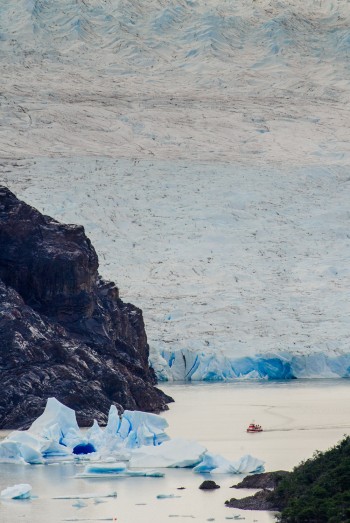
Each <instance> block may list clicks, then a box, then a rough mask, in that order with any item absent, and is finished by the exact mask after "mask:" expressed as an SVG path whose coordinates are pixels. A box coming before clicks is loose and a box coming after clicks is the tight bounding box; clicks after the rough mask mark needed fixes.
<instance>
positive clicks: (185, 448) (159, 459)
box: [130, 439, 207, 468]
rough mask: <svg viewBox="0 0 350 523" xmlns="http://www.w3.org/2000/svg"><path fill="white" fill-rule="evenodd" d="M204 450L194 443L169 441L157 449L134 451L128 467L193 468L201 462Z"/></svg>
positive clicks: (145, 448) (178, 440)
mask: <svg viewBox="0 0 350 523" xmlns="http://www.w3.org/2000/svg"><path fill="white" fill-rule="evenodd" d="M206 450H207V449H206V448H205V447H203V445H201V444H200V443H197V442H196V441H188V440H183V439H171V440H169V441H165V442H164V443H162V444H161V445H158V446H157V447H147V446H144V447H140V448H139V449H134V451H133V452H132V455H131V459H130V467H135V468H136V467H142V468H147V467H160V468H165V467H173V468H174V467H193V466H194V465H197V463H199V462H200V461H201V460H202V457H203V455H204V453H205V452H206Z"/></svg>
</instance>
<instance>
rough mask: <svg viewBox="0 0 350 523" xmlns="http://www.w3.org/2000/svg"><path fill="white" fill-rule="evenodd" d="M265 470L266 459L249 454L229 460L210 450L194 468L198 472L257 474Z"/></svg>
mask: <svg viewBox="0 0 350 523" xmlns="http://www.w3.org/2000/svg"><path fill="white" fill-rule="evenodd" d="M264 470H265V469H264V461H261V460H260V459H257V458H254V457H253V456H250V455H249V454H246V455H245V456H242V457H241V458H240V459H238V460H237V461H229V460H227V459H226V458H224V457H222V456H220V455H219V454H211V453H210V452H207V453H206V454H204V456H203V459H202V461H201V462H200V463H199V464H198V465H197V466H195V467H194V469H193V471H194V472H196V473H198V474H205V473H211V474H256V473H260V472H264Z"/></svg>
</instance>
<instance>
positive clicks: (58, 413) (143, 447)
mask: <svg viewBox="0 0 350 523" xmlns="http://www.w3.org/2000/svg"><path fill="white" fill-rule="evenodd" d="M167 427H168V423H167V421H166V420H165V419H164V418H162V417H161V416H158V415H156V414H150V413H145V412H140V411H127V410H125V411H124V412H123V413H122V414H119V413H118V410H117V408H116V407H115V405H112V406H111V408H110V411H109V417H108V422H107V425H106V427H105V428H104V429H103V428H101V427H99V426H98V424H97V422H96V421H95V422H94V423H93V426H92V427H91V428H90V429H89V430H87V431H86V432H83V431H81V430H80V428H79V426H78V424H77V421H76V416H75V412H74V410H72V409H70V408H69V407H66V406H65V405H63V404H62V403H60V402H59V401H58V400H57V399H56V398H49V399H48V401H47V405H46V408H45V410H44V412H43V414H42V415H41V416H39V418H37V419H36V420H35V421H34V423H33V424H32V425H31V427H30V428H29V429H28V430H27V431H14V432H12V433H10V434H9V435H8V436H7V437H6V438H5V439H4V440H3V441H1V442H0V463H1V462H9V463H16V464H29V465H38V464H45V463H54V462H60V461H62V460H64V461H68V462H69V461H72V462H73V461H76V462H80V461H81V460H83V462H85V461H87V462H88V464H87V465H86V466H85V469H84V471H83V472H82V473H78V474H77V475H76V477H80V478H113V477H140V476H144V477H163V476H164V473H163V472H159V471H157V470H151V469H152V468H154V467H156V468H171V467H172V468H180V467H182V468H183V467H186V468H193V467H195V466H197V467H202V469H203V470H202V471H203V472H206V473H207V472H213V473H219V472H222V473H227V474H242V473H254V472H257V471H261V470H262V469H263V462H262V461H260V460H258V459H256V458H253V457H251V456H243V457H242V458H240V459H239V460H238V461H237V462H229V461H227V460H225V459H224V458H223V457H220V456H214V455H212V454H208V451H207V449H206V447H204V446H203V445H201V444H200V443H198V442H196V441H189V440H184V439H180V438H173V439H170V438H169V436H168V435H167V434H166V432H165V429H166V428H167ZM77 449H79V452H77ZM92 449H93V451H92ZM84 450H85V452H84ZM137 469H138V470H137ZM195 471H197V472H198V471H199V470H198V469H197V470H196V469H195Z"/></svg>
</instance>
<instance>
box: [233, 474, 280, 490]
mask: <svg viewBox="0 0 350 523" xmlns="http://www.w3.org/2000/svg"><path fill="white" fill-rule="evenodd" d="M288 474H290V472H287V471H286V470H276V471H275V472H263V473H262V474H252V475H251V476H246V477H245V478H244V479H243V481H241V482H240V483H238V484H237V485H232V487H231V488H255V489H274V488H276V487H277V485H278V484H279V482H280V481H281V480H282V479H283V478H285V477H286V476H288Z"/></svg>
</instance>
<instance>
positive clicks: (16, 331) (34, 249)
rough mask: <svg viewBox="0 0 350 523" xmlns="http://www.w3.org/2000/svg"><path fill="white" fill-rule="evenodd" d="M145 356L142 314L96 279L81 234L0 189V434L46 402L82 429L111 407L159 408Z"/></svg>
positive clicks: (22, 424) (164, 399) (162, 399)
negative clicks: (52, 401) (70, 412)
mask: <svg viewBox="0 0 350 523" xmlns="http://www.w3.org/2000/svg"><path fill="white" fill-rule="evenodd" d="M148 354H149V347H148V344H147V337H146V332H145V328H144V323H143V318H142V312H141V310H140V309H138V308H136V307H134V306H133V305H131V304H127V303H123V302H122V300H121V299H120V298H119V293H118V289H117V287H116V286H115V285H114V284H113V283H111V282H106V281H104V280H103V279H102V278H101V277H100V276H99V274H98V258H97V254H96V252H95V250H94V248H93V247H92V245H91V243H90V240H89V239H88V238H87V237H86V235H85V232H84V229H83V227H81V226H76V225H64V224H61V223H59V222H57V221H55V220H53V219H52V218H50V217H48V216H43V215H42V214H40V213H39V212H38V211H37V210H36V209H34V208H33V207H30V206H29V205H27V204H25V203H24V202H21V201H20V200H18V199H17V198H16V197H15V195H14V194H12V193H11V191H9V190H8V189H7V188H5V187H0V378H1V381H0V383H1V395H0V428H26V427H27V426H28V425H29V424H30V423H31V422H32V421H33V420H34V419H35V418H36V417H37V416H38V415H40V414H41V412H42V411H43V409H44V406H45V404H46V400H47V398H48V397H50V396H56V398H57V399H58V400H59V401H61V402H62V403H64V404H65V405H67V406H69V407H71V408H73V409H74V410H76V412H77V418H78V422H79V423H80V424H81V425H82V426H86V425H89V424H91V422H92V420H93V419H94V418H95V419H97V421H98V422H99V423H105V422H106V421H107V414H108V410H109V407H110V405H111V403H114V404H116V405H117V406H121V407H123V408H127V409H130V410H133V409H138V410H144V411H147V412H160V411H162V410H164V409H167V405H166V404H167V403H168V402H169V401H172V399H171V398H169V397H168V396H166V395H165V394H164V393H163V392H161V391H160V390H158V389H157V388H156V387H155V386H154V385H155V384H156V378H155V374H154V371H153V369H152V368H150V367H149V365H148Z"/></svg>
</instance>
